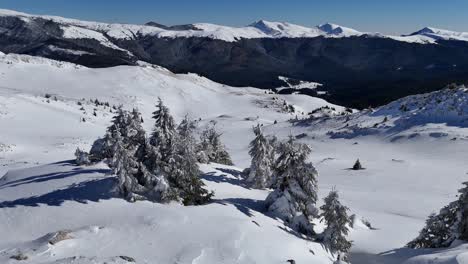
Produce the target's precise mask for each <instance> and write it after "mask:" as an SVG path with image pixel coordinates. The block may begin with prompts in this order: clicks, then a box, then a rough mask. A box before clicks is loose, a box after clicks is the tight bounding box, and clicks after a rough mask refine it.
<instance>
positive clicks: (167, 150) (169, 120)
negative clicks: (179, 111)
mask: <svg viewBox="0 0 468 264" xmlns="http://www.w3.org/2000/svg"><path fill="white" fill-rule="evenodd" d="M153 119H154V120H155V123H154V130H153V133H152V134H151V137H150V139H149V142H150V144H151V145H152V146H153V147H156V148H157V150H158V152H159V155H160V161H159V162H161V163H163V164H161V165H162V166H163V167H165V166H167V164H168V163H169V158H170V157H171V155H172V154H173V152H174V143H175V136H176V126H175V122H174V118H173V117H172V115H171V114H170V112H169V108H168V107H167V106H165V105H164V103H163V101H162V100H161V98H159V101H158V105H157V109H156V111H155V112H153ZM156 162H158V161H156ZM163 169H164V168H163Z"/></svg>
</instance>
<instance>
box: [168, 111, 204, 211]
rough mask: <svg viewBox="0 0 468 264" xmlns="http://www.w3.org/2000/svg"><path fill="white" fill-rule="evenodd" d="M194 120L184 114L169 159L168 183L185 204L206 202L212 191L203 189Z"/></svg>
mask: <svg viewBox="0 0 468 264" xmlns="http://www.w3.org/2000/svg"><path fill="white" fill-rule="evenodd" d="M194 128H195V126H194V122H193V121H192V120H190V119H189V118H188V116H186V117H185V118H184V119H183V120H182V122H181V123H180V125H179V126H178V128H177V132H178V133H177V137H176V141H175V146H174V147H175V151H174V154H173V156H172V157H171V159H170V161H171V162H170V167H171V170H170V174H169V183H170V184H171V185H173V186H174V188H176V189H178V190H179V193H180V196H181V198H182V202H183V203H184V204H185V205H200V204H204V203H206V202H208V201H209V200H210V199H211V197H212V195H213V194H212V193H211V192H208V191H207V190H206V189H204V185H205V184H204V183H203V181H202V180H201V179H200V169H199V167H198V163H197V155H196V151H195V148H196V142H195V138H194V136H193V131H194Z"/></svg>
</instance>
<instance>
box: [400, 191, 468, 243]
mask: <svg viewBox="0 0 468 264" xmlns="http://www.w3.org/2000/svg"><path fill="white" fill-rule="evenodd" d="M463 185H465V186H464V187H463V188H462V189H460V190H459V193H460V195H459V197H458V200H456V201H454V202H451V203H450V204H449V205H447V206H445V207H443V208H442V209H441V210H440V211H439V213H438V214H431V215H430V216H429V217H428V219H427V220H426V225H425V227H424V228H423V229H422V230H421V231H420V233H419V236H418V237H417V238H416V239H414V240H413V241H411V242H409V243H408V245H407V246H408V247H411V248H441V247H449V246H450V245H451V244H452V242H453V241H455V240H456V239H460V240H465V241H466V240H468V182H464V183H463Z"/></svg>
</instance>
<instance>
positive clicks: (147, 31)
mask: <svg viewBox="0 0 468 264" xmlns="http://www.w3.org/2000/svg"><path fill="white" fill-rule="evenodd" d="M0 16H16V17H19V18H21V19H23V20H25V21H28V19H34V18H43V19H50V20H53V21H55V22H57V23H60V24H62V25H61V28H62V29H63V30H64V31H65V32H64V34H65V35H64V37H66V38H73V39H77V38H87V39H96V40H98V41H100V42H101V43H102V44H103V45H104V46H107V47H110V48H113V49H117V50H121V49H120V48H118V47H117V46H116V45H114V44H113V43H112V41H111V40H109V39H108V38H107V37H106V36H105V35H104V34H106V35H107V36H109V37H110V38H114V39H126V40H128V39H133V38H135V36H137V35H142V36H155V37H160V38H177V37H184V38H189V37H206V38H212V39H218V40H223V41H227V42H234V41H238V40H240V39H252V38H315V37H326V38H341V37H353V36H367V37H374V38H390V39H394V40H397V41H403V42H409V43H419V44H434V43H436V41H437V40H439V39H446V40H460V41H468V33H464V32H454V31H449V30H442V29H436V28H430V27H426V28H424V29H422V30H420V31H418V32H416V33H413V34H410V35H407V36H391V35H384V34H380V33H371V32H360V31H357V30H355V29H352V28H348V27H344V26H340V25H336V24H332V23H325V24H321V25H318V26H315V27H305V26H301V25H296V24H292V23H288V22H271V21H266V20H259V21H257V22H254V23H252V24H250V25H248V26H244V27H229V26H222V25H215V24H210V23H196V24H193V25H192V26H193V27H194V28H195V30H194V29H190V30H167V29H163V28H158V27H155V26H146V25H131V24H118V23H114V24H108V23H101V22H91V21H81V20H76V19H69V18H63V17H58V16H47V15H30V14H26V13H21V12H16V11H12V10H6V9H0ZM129 55H130V56H131V54H129Z"/></svg>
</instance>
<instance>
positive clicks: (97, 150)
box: [90, 107, 146, 161]
mask: <svg viewBox="0 0 468 264" xmlns="http://www.w3.org/2000/svg"><path fill="white" fill-rule="evenodd" d="M139 115H140V114H139V112H138V110H136V109H133V111H132V113H131V114H130V113H129V112H127V111H125V110H123V109H122V107H120V108H119V109H118V111H117V114H116V115H115V116H114V117H113V118H112V124H111V125H110V126H109V127H108V128H107V131H106V134H105V136H104V138H102V139H98V140H96V141H95V142H94V143H93V146H92V147H91V150H90V156H91V159H92V160H93V161H100V160H103V159H112V157H113V156H114V154H115V152H114V147H113V146H114V144H115V143H116V137H117V134H120V137H121V139H122V144H123V146H124V147H125V148H126V149H127V150H128V151H129V152H130V154H131V155H133V154H134V152H136V151H137V150H138V149H139V148H140V147H141V146H142V145H144V144H145V141H146V137H145V131H144V129H143V127H142V126H141V123H140V120H139V118H136V117H139Z"/></svg>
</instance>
